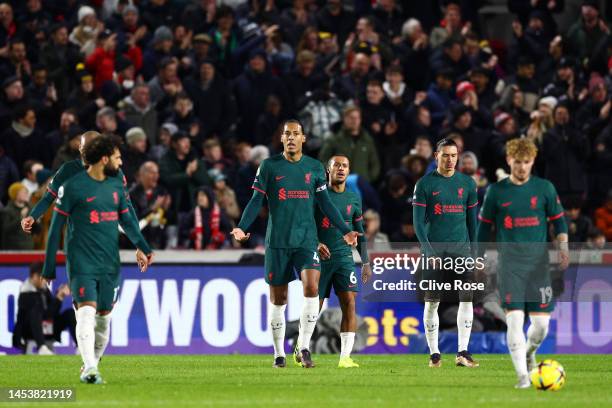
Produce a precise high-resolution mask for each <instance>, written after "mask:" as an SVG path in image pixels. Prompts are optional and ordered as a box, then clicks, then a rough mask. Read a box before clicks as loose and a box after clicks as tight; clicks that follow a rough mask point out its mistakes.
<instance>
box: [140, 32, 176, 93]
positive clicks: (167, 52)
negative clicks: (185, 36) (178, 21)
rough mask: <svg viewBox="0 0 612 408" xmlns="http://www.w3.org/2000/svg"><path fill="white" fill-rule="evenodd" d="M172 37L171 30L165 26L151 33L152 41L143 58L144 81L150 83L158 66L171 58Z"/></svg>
mask: <svg viewBox="0 0 612 408" xmlns="http://www.w3.org/2000/svg"><path fill="white" fill-rule="evenodd" d="M173 41H174V36H173V34H172V30H171V29H170V28H169V27H167V26H159V27H157V28H156V29H155V32H154V33H153V40H152V41H151V45H152V46H150V47H148V48H147V50H146V52H145V53H144V56H143V66H142V71H141V72H142V75H143V77H144V79H145V80H146V81H150V80H151V78H153V77H154V76H155V74H156V72H157V69H158V68H159V66H160V64H161V63H162V61H163V60H164V59H165V58H169V57H172V44H173Z"/></svg>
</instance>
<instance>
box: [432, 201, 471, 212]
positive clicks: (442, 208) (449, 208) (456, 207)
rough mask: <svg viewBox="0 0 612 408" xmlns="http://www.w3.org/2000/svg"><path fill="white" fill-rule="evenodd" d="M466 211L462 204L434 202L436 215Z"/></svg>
mask: <svg viewBox="0 0 612 408" xmlns="http://www.w3.org/2000/svg"><path fill="white" fill-rule="evenodd" d="M463 211H464V208H463V205H461V204H440V203H436V204H434V215H442V214H453V213H462V212H463Z"/></svg>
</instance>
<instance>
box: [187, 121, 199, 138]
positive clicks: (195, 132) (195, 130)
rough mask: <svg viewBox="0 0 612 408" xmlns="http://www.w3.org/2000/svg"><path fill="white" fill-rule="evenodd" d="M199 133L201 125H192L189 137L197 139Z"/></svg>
mask: <svg viewBox="0 0 612 408" xmlns="http://www.w3.org/2000/svg"><path fill="white" fill-rule="evenodd" d="M198 133H200V124H199V123H192V124H191V126H190V127H189V136H191V137H196V136H197V135H198Z"/></svg>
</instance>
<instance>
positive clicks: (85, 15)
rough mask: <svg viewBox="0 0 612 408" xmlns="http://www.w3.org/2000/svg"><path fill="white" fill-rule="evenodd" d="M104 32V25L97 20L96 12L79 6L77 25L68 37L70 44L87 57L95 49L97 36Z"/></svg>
mask: <svg viewBox="0 0 612 408" xmlns="http://www.w3.org/2000/svg"><path fill="white" fill-rule="evenodd" d="M102 31H104V23H102V22H101V21H99V20H98V18H97V16H96V11H95V10H94V9H93V8H91V7H89V6H81V7H80V8H79V12H78V25H77V26H76V27H75V28H74V29H73V30H72V32H71V33H70V36H69V37H68V38H69V40H70V42H71V43H73V44H74V45H76V46H77V47H79V51H80V52H81V53H82V54H84V55H85V56H89V55H90V54H91V53H93V52H94V49H95V48H96V40H97V38H98V35H99V34H100V33H101V32H102Z"/></svg>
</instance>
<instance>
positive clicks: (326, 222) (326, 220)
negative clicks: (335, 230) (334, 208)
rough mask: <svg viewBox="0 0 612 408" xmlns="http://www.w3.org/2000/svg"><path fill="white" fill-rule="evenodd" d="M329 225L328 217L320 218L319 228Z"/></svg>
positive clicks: (326, 227)
mask: <svg viewBox="0 0 612 408" xmlns="http://www.w3.org/2000/svg"><path fill="white" fill-rule="evenodd" d="M330 226H331V224H330V222H329V218H327V217H323V219H322V220H321V228H325V229H328V228H329V227H330Z"/></svg>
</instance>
